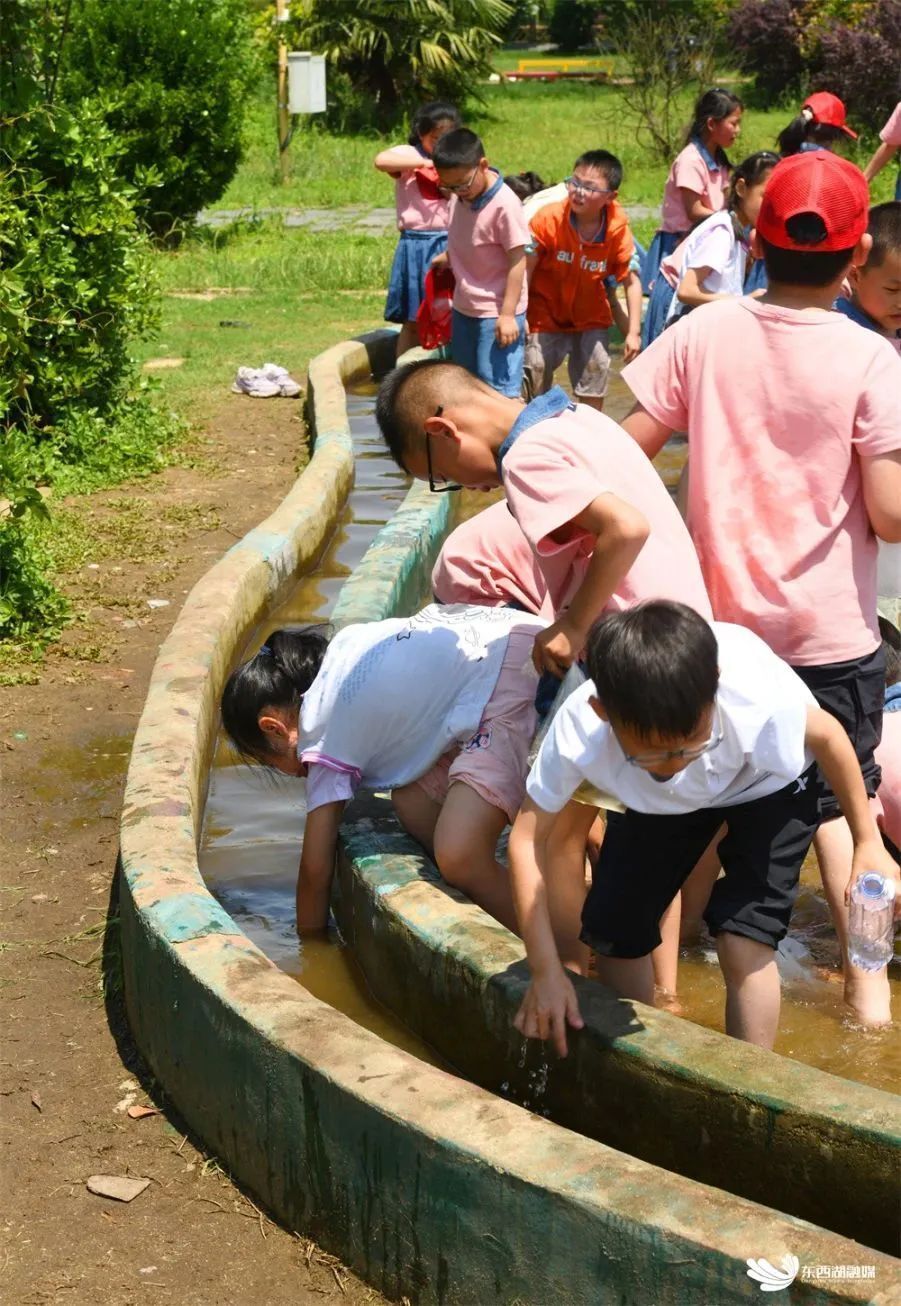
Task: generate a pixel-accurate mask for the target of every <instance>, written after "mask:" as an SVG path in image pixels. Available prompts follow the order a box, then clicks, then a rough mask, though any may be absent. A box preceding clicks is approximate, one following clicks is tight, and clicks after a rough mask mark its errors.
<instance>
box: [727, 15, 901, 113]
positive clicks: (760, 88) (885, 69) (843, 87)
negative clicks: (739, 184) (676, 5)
mask: <svg viewBox="0 0 901 1306" xmlns="http://www.w3.org/2000/svg"><path fill="white" fill-rule="evenodd" d="M726 40H727V42H728V46H729V48H730V49H731V50H732V51H733V53H734V55H735V58H736V60H737V62H738V64H739V67H741V68H742V69H743V71H745V72H748V73H750V74H751V75H752V76H753V78H754V87H755V90H756V92H757V93H758V95H759V97H760V98H761V99H762V101H763V102H764V103H765V104H773V103H776V102H778V101H780V100H782V99H785V98H787V97H788V96H791V97H793V98H796V99H800V98H801V97H802V96H803V95H805V94H808V93H809V92H811V91H814V90H818V91H819V90H826V91H832V92H833V93H834V94H836V95H838V96H840V97H841V99H843V100H844V101H845V104H846V107H847V108H848V111H849V115H853V118H854V120H855V121H856V122H857V123H860V124H861V125H863V126H866V127H870V128H873V129H874V130H875V129H878V128H879V127H880V126H881V125H882V123H883V122H884V121H885V119H886V117H887V116H888V114H889V113H890V111H891V109H892V108H893V107H894V105H895V103H896V102H897V98H898V68H899V64H898V58H899V50H901V0H741V3H739V5H738V6H737V7H736V8H735V9H734V10H733V11H732V13H731V14H730V15H729V18H728V21H727V25H726Z"/></svg>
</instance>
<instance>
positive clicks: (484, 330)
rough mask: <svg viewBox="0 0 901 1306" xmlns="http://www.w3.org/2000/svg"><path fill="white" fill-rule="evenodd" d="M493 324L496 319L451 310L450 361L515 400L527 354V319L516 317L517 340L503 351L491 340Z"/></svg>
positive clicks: (521, 315)
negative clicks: (452, 312) (452, 314)
mask: <svg viewBox="0 0 901 1306" xmlns="http://www.w3.org/2000/svg"><path fill="white" fill-rule="evenodd" d="M496 323H497V318H496V317H468V316H467V315H466V314H465V313H460V312H458V310H457V309H454V318H453V329H452V334H451V358H452V359H453V361H454V362H455V363H459V364H460V366H461V367H465V368H466V370H467V371H468V372H472V374H473V375H474V376H477V377H479V379H480V380H482V381H485V382H486V383H487V384H488V385H490V386H491V387H492V388H493V389H495V390H499V391H500V393H501V394H502V395H506V396H507V397H508V398H509V399H518V398H519V395H520V391H521V390H522V369H523V363H524V361H525V353H526V315H525V313H517V314H516V325H517V326H518V327H519V339H518V340H516V341H515V342H514V343H513V344H512V345H507V346H506V347H505V348H502V347H501V346H500V345H499V344H498V343H497V341H496V340H495V338H494V328H495V325H496Z"/></svg>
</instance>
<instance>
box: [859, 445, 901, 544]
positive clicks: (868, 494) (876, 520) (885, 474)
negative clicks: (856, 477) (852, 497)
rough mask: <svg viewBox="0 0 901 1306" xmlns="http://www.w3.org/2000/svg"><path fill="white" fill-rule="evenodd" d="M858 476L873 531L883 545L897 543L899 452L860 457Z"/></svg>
mask: <svg viewBox="0 0 901 1306" xmlns="http://www.w3.org/2000/svg"><path fill="white" fill-rule="evenodd" d="M860 475H861V482H862V485H863V501H864V504H865V505H866V510H867V516H868V517H869V519H870V525H871V526H872V527H873V530H874V531H875V533H876V534H877V535H878V536H879V538H880V539H881V540H884V541H885V542H886V544H899V543H901V449H896V450H894V451H893V452H891V453H885V454H881V455H879V456H877V457H875V458H866V457H861V459H860Z"/></svg>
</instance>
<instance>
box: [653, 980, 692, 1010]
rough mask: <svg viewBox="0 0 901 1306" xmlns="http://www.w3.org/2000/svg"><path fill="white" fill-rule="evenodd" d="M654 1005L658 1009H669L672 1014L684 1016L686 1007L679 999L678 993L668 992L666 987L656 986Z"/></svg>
mask: <svg viewBox="0 0 901 1306" xmlns="http://www.w3.org/2000/svg"><path fill="white" fill-rule="evenodd" d="M654 1006H655V1007H656V1008H657V1010H658V1011H668V1012H669V1013H670V1015H671V1016H682V1015H684V1014H685V1008H684V1007H683V1006H682V1003H681V1002H680V1001H679V995H678V993H668V992H667V990H666V989H661V988H659V987H655V989H654Z"/></svg>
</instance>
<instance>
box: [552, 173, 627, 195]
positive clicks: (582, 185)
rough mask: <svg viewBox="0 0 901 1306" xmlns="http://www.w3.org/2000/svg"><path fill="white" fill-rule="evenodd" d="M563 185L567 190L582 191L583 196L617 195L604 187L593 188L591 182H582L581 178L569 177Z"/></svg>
mask: <svg viewBox="0 0 901 1306" xmlns="http://www.w3.org/2000/svg"><path fill="white" fill-rule="evenodd" d="M563 184H564V186H565V187H566V189H567V190H580V191H581V192H582V194H583V195H614V194H615V193H616V192H615V191H612V190H608V189H607V188H606V187H604V186H593V185H592V183H591V182H590V181H582V179H581V178H580V177H567V178H566V179H565V180H564V183H563Z"/></svg>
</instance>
